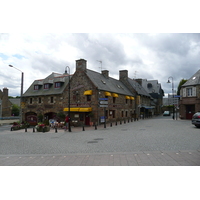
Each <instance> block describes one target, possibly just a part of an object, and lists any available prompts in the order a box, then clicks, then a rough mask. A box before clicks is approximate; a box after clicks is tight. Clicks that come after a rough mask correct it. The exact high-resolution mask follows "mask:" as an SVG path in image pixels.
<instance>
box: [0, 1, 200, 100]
mask: <svg viewBox="0 0 200 200" xmlns="http://www.w3.org/2000/svg"><path fill="white" fill-rule="evenodd" d="M62 2H64V4H62ZM67 2H68V4H66V1H62V0H57V1H50V2H49V1H45V0H43V1H37V0H35V1H23V0H19V1H17V2H16V1H12V0H7V1H6V2H3V4H2V6H1V7H0V89H1V90H2V89H3V88H4V87H7V88H8V89H9V95H10V96H19V95H20V87H21V72H20V71H18V70H16V69H14V68H11V67H9V65H13V66H14V67H15V68H17V69H19V70H21V71H23V72H24V92H25V91H26V90H27V89H28V87H29V86H30V85H31V84H32V82H33V81H34V80H37V79H43V78H46V77H47V76H48V75H50V74H51V73H52V72H57V73H64V71H65V68H66V66H69V67H70V73H71V74H72V73H74V72H75V61H76V60H78V59H80V58H83V59H85V60H87V68H88V69H91V70H94V71H97V72H101V69H102V70H108V71H109V75H110V77H113V78H116V79H119V70H128V76H129V77H130V78H142V79H147V80H158V82H159V83H160V84H161V87H162V89H163V90H164V93H165V97H167V94H168V93H171V92H172V84H168V83H167V81H168V78H169V77H172V78H173V82H174V88H175V90H176V88H177V87H178V84H179V82H180V80H181V79H189V78H190V77H191V76H192V75H193V74H194V73H195V72H196V71H197V70H199V69H200V59H199V54H200V34H199V33H200V32H199V31H198V30H196V27H197V26H196V24H198V19H199V16H198V15H197V14H198V13H199V11H198V6H195V3H196V1H195V0H191V1H184V2H182V1H176V2H175V1H171V0H169V1H167V3H164V2H161V1H158V0H152V1H146V0H141V1H139V3H138V2H137V3H136V1H129V0H124V1H121V0H119V1H101V3H97V2H98V1H90V0H85V1H84V2H83V1H79V0H74V1H73V2H71V3H69V1H67ZM133 2H134V3H133ZM180 2H181V4H180ZM11 3H12V6H10V5H11ZM21 3H23V7H22V6H20V5H22V4H21ZM47 3H48V6H47ZM172 4H173V6H172ZM66 5H67V6H66ZM88 5H89V6H88ZM144 5H145V6H144ZM155 5H156V6H155ZM180 5H181V7H180ZM191 5H192V9H190V7H191ZM25 8H26V9H25ZM169 11H170V14H169ZM186 13H187V15H186ZM99 61H101V62H102V65H101V62H99ZM172 78H170V81H172Z"/></svg>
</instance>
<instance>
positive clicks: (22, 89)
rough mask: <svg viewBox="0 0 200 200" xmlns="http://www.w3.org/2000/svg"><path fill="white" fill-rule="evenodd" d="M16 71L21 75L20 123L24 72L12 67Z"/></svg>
mask: <svg viewBox="0 0 200 200" xmlns="http://www.w3.org/2000/svg"><path fill="white" fill-rule="evenodd" d="M9 67H13V66H12V65H9ZM13 68H15V69H16V70H18V71H20V72H21V73H22V77H21V95H20V121H21V122H22V95H23V85H24V72H22V71H21V70H20V69H17V68H16V67H13Z"/></svg>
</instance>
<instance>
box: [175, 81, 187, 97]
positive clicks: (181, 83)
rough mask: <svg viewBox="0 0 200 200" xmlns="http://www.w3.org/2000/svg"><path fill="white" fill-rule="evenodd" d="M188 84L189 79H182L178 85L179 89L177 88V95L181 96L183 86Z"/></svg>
mask: <svg viewBox="0 0 200 200" xmlns="http://www.w3.org/2000/svg"><path fill="white" fill-rule="evenodd" d="M186 82H187V79H182V80H181V81H180V82H179V85H178V88H177V95H180V90H181V86H182V85H183V84H184V83H186Z"/></svg>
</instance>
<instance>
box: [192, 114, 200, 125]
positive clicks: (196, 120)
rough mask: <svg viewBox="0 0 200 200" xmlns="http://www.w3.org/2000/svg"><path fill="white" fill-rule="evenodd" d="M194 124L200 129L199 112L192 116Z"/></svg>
mask: <svg viewBox="0 0 200 200" xmlns="http://www.w3.org/2000/svg"><path fill="white" fill-rule="evenodd" d="M192 124H194V125H195V126H196V127H197V128H200V112H197V113H195V114H194V115H193V116H192Z"/></svg>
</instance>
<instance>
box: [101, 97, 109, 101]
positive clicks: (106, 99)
mask: <svg viewBox="0 0 200 200" xmlns="http://www.w3.org/2000/svg"><path fill="white" fill-rule="evenodd" d="M99 101H108V98H99Z"/></svg>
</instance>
